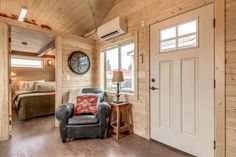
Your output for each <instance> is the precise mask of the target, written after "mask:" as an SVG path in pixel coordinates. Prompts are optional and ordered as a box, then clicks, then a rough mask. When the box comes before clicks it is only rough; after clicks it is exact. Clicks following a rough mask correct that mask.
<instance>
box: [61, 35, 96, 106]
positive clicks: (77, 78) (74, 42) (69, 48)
mask: <svg viewBox="0 0 236 157" xmlns="http://www.w3.org/2000/svg"><path fill="white" fill-rule="evenodd" d="M94 50H95V42H94V41H93V40H91V39H84V38H80V37H75V36H63V37H62V102H63V103H67V102H68V95H69V91H70V90H71V89H74V88H78V87H96V86H97V80H98V78H97V55H96V54H95V53H94V52H95V51H94ZM74 51H83V52H85V53H86V54H87V55H88V56H89V58H90V62H91V66H90V69H89V71H88V72H87V73H86V74H83V75H77V74H75V73H73V72H72V71H71V70H70V68H69V67H68V63H67V60H68V57H69V56H70V54H71V53H72V52H74Z"/></svg>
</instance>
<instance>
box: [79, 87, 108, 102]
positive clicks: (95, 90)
mask: <svg viewBox="0 0 236 157" xmlns="http://www.w3.org/2000/svg"><path fill="white" fill-rule="evenodd" d="M82 93H93V94H98V95H99V97H100V102H103V101H104V91H103V90H101V89H98V88H83V89H82Z"/></svg>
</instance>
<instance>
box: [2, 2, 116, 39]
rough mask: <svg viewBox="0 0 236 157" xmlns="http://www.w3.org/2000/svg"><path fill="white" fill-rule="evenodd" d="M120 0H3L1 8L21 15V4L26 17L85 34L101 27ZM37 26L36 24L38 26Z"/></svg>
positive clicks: (39, 22)
mask: <svg viewBox="0 0 236 157" xmlns="http://www.w3.org/2000/svg"><path fill="white" fill-rule="evenodd" d="M116 3H117V0H67V1H64V0H45V1H39V0H37V1H36V0H35V1H33V0H32V1H31V0H0V12H2V13H7V14H8V15H11V14H15V15H19V13H20V9H21V7H22V6H25V7H27V8H28V12H27V15H26V17H27V18H28V19H34V20H35V21H36V22H37V24H38V25H40V24H45V25H48V26H50V27H51V28H52V29H53V30H54V31H56V32H63V33H70V34H74V35H81V36H82V35H84V34H86V33H88V32H90V31H92V30H94V29H96V27H98V25H100V23H101V22H102V21H103V19H104V17H105V16H106V14H107V12H109V10H110V9H111V8H112V7H113V6H114V4H116ZM35 27H36V26H35Z"/></svg>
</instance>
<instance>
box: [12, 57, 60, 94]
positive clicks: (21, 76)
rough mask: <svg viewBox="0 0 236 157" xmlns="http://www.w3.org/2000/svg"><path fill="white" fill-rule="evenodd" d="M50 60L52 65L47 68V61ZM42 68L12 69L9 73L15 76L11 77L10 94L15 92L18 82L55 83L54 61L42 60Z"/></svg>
mask: <svg viewBox="0 0 236 157" xmlns="http://www.w3.org/2000/svg"><path fill="white" fill-rule="evenodd" d="M48 60H52V62H53V65H52V66H48V65H47V61H48ZM43 61H44V67H43V68H42V69H38V68H17V67H12V68H11V71H12V72H14V73H15V74H16V76H14V77H12V78H11V80H12V82H11V88H12V92H14V91H15V90H17V83H18V82H19V81H37V80H45V81H55V59H54V58H44V59H43Z"/></svg>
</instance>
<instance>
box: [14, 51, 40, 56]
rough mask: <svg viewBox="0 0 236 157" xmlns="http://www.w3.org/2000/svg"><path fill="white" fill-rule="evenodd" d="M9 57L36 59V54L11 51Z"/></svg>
mask: <svg viewBox="0 0 236 157" xmlns="http://www.w3.org/2000/svg"><path fill="white" fill-rule="evenodd" d="M11 55H17V56H28V57H37V54H36V53H30V52H21V51H14V50H12V51H11Z"/></svg>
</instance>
